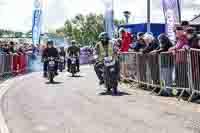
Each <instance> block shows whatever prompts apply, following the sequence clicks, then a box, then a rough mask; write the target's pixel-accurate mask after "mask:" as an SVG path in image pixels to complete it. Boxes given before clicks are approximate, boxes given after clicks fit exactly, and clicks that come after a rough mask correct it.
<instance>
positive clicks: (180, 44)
mask: <svg viewBox="0 0 200 133" xmlns="http://www.w3.org/2000/svg"><path fill="white" fill-rule="evenodd" d="M175 32H176V37H177V43H176V45H175V46H174V47H171V48H170V49H169V51H176V50H180V49H183V48H188V46H189V45H188V39H187V36H186V35H185V33H184V29H183V27H182V26H177V27H176V31H175Z"/></svg>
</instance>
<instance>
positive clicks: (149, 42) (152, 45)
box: [142, 33, 158, 54]
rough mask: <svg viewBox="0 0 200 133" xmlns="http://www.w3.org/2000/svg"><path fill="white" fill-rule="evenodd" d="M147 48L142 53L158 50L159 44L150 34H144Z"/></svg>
mask: <svg viewBox="0 0 200 133" xmlns="http://www.w3.org/2000/svg"><path fill="white" fill-rule="evenodd" d="M144 42H145V48H144V49H143V50H142V53H144V54H145V53H149V52H151V51H153V50H155V49H157V48H158V43H156V41H155V38H154V37H153V35H152V34H150V33H145V34H144Z"/></svg>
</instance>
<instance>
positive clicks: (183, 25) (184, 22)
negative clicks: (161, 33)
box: [181, 21, 190, 30]
mask: <svg viewBox="0 0 200 133" xmlns="http://www.w3.org/2000/svg"><path fill="white" fill-rule="evenodd" d="M181 26H182V27H183V29H184V30H186V29H187V28H188V27H190V23H189V22H188V21H182V22H181Z"/></svg>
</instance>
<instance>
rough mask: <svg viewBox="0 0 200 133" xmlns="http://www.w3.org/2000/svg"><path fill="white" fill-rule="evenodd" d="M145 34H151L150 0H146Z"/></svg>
mask: <svg viewBox="0 0 200 133" xmlns="http://www.w3.org/2000/svg"><path fill="white" fill-rule="evenodd" d="M147 32H151V0H147Z"/></svg>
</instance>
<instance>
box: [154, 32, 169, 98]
mask: <svg viewBox="0 0 200 133" xmlns="http://www.w3.org/2000/svg"><path fill="white" fill-rule="evenodd" d="M158 41H159V45H160V46H159V48H158V49H156V50H154V51H153V52H152V53H161V52H166V51H168V49H169V48H170V47H171V46H172V43H171V41H170V39H169V38H168V37H167V36H166V35H165V34H161V35H160V36H159V37H158ZM160 61H161V62H160V67H161V68H160V80H161V81H162V82H163V83H165V88H163V91H162V93H161V95H162V96H171V95H172V90H171V89H170V88H167V87H169V86H171V85H172V73H173V60H172V59H171V54H170V53H163V54H162V55H161V56H160Z"/></svg>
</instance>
